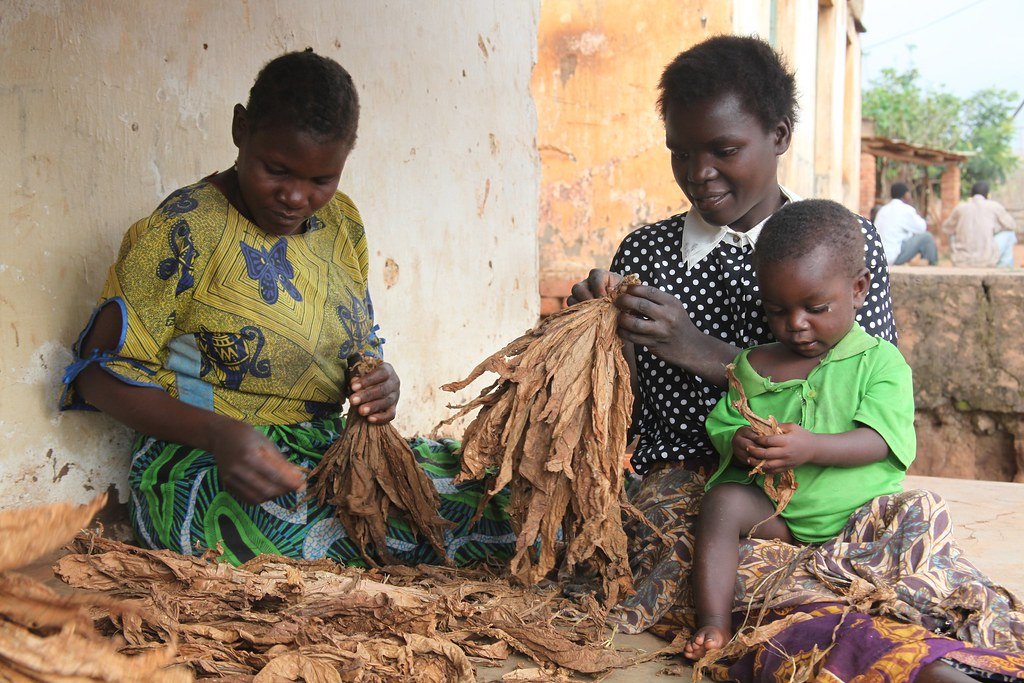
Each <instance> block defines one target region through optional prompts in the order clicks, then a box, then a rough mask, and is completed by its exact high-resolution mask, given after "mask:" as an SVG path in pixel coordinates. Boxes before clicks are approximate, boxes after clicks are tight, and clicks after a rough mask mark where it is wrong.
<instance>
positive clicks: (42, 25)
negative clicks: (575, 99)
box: [0, 0, 539, 507]
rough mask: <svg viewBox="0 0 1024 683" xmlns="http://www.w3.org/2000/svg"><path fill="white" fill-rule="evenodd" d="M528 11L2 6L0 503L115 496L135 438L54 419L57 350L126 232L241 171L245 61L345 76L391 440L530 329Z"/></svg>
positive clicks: (350, 175)
mask: <svg viewBox="0 0 1024 683" xmlns="http://www.w3.org/2000/svg"><path fill="white" fill-rule="evenodd" d="M538 13H539V3H538V2H536V1H534V2H523V1H520V0H517V1H516V2H514V3H474V2H459V3H426V4H424V3H420V2H415V1H413V0H400V1H394V2H388V3H381V2H377V1H376V0H348V1H346V2H316V3H314V2H294V3H280V2H275V1H273V0H250V1H249V2H244V1H239V2H207V1H206V0H175V1H174V2H157V1H156V0H141V1H135V2H121V1H118V0H92V1H90V2H76V1H72V0H68V1H66V2H58V1H57V0H6V1H5V2H4V3H3V9H2V11H0V64H3V68H2V70H0V149H3V151H4V153H3V155H2V157H0V180H2V183H0V187H2V188H3V190H2V194H0V219H2V221H3V225H4V238H3V239H4V242H3V249H2V254H0V311H2V312H0V349H3V351H2V357H0V436H2V437H3V450H2V451H0V507H3V506H11V505H15V504H20V503H25V502H42V501H48V500H56V499H76V500H82V499H84V498H86V497H87V496H89V495H90V491H93V490H102V489H106V488H108V487H109V486H110V485H111V484H113V485H115V486H116V487H117V488H118V489H119V491H120V493H121V499H122V500H124V487H123V481H124V478H125V472H126V466H127V446H128V440H129V434H128V432H127V430H125V429H123V428H121V427H119V426H117V425H115V424H114V423H113V422H112V421H110V420H108V419H107V418H105V417H104V416H102V415H97V414H94V413H90V414H82V413H68V414H59V413H58V412H57V410H56V405H57V395H58V386H59V382H60V377H61V373H62V370H63V368H64V366H65V365H66V364H67V363H68V362H69V361H70V360H71V355H70V351H69V347H70V345H71V343H72V341H73V340H74V339H75V337H76V335H77V333H78V331H79V330H80V329H81V328H82V326H83V324H84V323H85V321H86V319H87V317H88V314H89V311H90V309H91V308H92V306H93V304H94V302H95V299H96V296H97V295H98V293H99V290H100V287H101V285H102V282H103V279H104V277H105V273H106V269H107V266H108V265H109V263H110V262H111V260H112V259H113V257H114V255H115V253H116V250H117V247H118V245H119V243H120V240H121V237H122V235H123V233H124V231H125V230H126V229H127V227H128V225H129V224H130V223H131V222H132V221H134V220H136V219H138V218H140V217H142V216H143V215H145V214H148V213H149V212H150V211H152V210H153V209H154V208H155V206H156V204H157V203H158V202H159V201H160V200H161V199H162V198H163V197H165V196H166V195H167V194H168V193H169V192H171V191H172V190H174V189H176V188H178V187H180V186H182V185H185V184H187V183H190V182H193V181H195V180H197V179H199V178H200V177H202V176H204V175H206V174H209V173H211V172H213V171H216V170H219V169H223V168H226V167H227V166H229V165H230V164H231V162H232V160H233V159H234V148H233V146H232V144H231V140H230V135H229V132H230V128H229V124H230V118H231V109H232V107H233V105H234V104H235V103H236V102H239V101H244V100H245V98H246V96H247V92H248V88H249V87H250V85H251V84H252V80H253V78H254V77H255V74H256V72H257V71H258V69H259V67H260V66H261V65H262V64H263V63H265V62H266V61H267V60H269V59H271V58H272V57H274V56H276V55H277V54H279V53H281V52H283V51H285V50H289V49H302V48H305V47H306V46H312V47H314V48H315V49H316V50H317V51H318V52H321V53H323V54H327V55H329V56H331V57H334V58H336V59H338V60H339V61H340V62H341V63H342V64H344V65H345V66H346V67H347V68H348V69H349V70H350V71H351V73H352V75H353V77H354V79H355V81H356V83H357V85H358V87H359V91H360V95H361V97H362V112H363V117H362V121H361V124H360V134H359V143H358V146H357V148H356V151H355V153H354V154H353V156H352V157H351V159H350V161H349V164H348V166H347V167H346V170H345V177H344V178H343V179H342V189H344V190H345V191H346V192H348V193H349V194H350V195H351V196H352V197H353V198H354V199H355V201H356V202H357V204H358V205H359V207H360V209H361V210H362V214H363V218H364V219H365V222H366V226H367V232H368V235H369V241H370V255H371V280H372V282H371V287H372V291H373V294H374V303H375V307H376V310H377V314H378V318H379V320H380V323H381V327H382V333H383V335H384V336H385V337H386V338H387V344H386V347H385V351H386V354H387V356H388V358H389V360H391V361H392V362H393V363H394V364H395V366H396V368H397V369H398V372H399V374H400V375H401V377H402V378H403V399H402V402H401V404H400V405H399V420H398V421H397V423H396V424H397V426H398V427H399V429H400V430H401V431H403V432H405V433H410V434H411V433H422V432H425V431H427V430H429V429H430V428H431V427H432V426H433V425H434V424H435V423H436V422H437V420H438V419H440V418H441V417H443V416H446V415H447V414H448V411H447V410H446V409H445V407H444V405H445V402H446V401H448V400H449V399H450V397H449V396H448V395H444V394H442V392H440V391H439V390H438V389H437V387H438V386H439V385H440V384H442V383H443V382H445V381H449V380H453V379H458V378H461V377H462V376H464V375H465V373H467V372H468V371H469V369H471V368H472V366H473V365H474V364H475V363H476V362H477V361H478V360H480V359H481V358H483V357H484V356H486V355H488V354H490V353H491V352H493V351H494V349H496V348H500V347H501V346H502V345H503V344H505V343H506V342H507V341H508V340H509V339H511V338H514V337H515V336H518V335H519V334H521V333H522V331H523V330H524V329H526V328H528V327H530V326H531V325H532V324H534V322H535V321H536V317H537V312H538V310H537V308H538V306H537V242H536V230H537V224H536V220H537V187H538V181H539V163H538V160H537V151H536V147H535V135H536V115H535V111H534V109H533V104H532V101H531V98H530V89H529V79H530V73H531V68H532V66H533V62H534V58H535V55H536V38H537V17H538Z"/></svg>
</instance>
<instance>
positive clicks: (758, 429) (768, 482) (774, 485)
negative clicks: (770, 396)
mask: <svg viewBox="0 0 1024 683" xmlns="http://www.w3.org/2000/svg"><path fill="white" fill-rule="evenodd" d="M735 369H736V365H735V364H733V363H730V364H729V365H727V366H725V376H726V378H728V380H729V386H730V387H732V388H733V389H735V390H736V393H738V394H739V398H738V399H736V400H735V401H734V402H733V406H734V407H735V408H736V410H737V411H738V412H739V414H740V417H742V418H743V419H744V420H746V421H747V422H749V423H750V428H751V429H753V430H754V433H755V434H757V435H758V436H768V435H769V434H781V433H782V430H781V429H779V423H778V421H777V420H776V419H775V416H773V415H769V416H768V419H767V420H766V419H764V418H763V417H761V416H760V415H758V414H757V413H755V412H754V411H753V410H751V409H750V404H749V403H747V395H746V393H745V392H744V391H743V385H742V384H740V381H739V380H738V379H736V373H735V372H734V371H735ZM763 464H764V463H763V462H761V463H758V465H757V467H755V468H754V469H752V470H750V474H751V475H754V474H763V472H762V470H761V466H762V465H763ZM764 492H765V495H767V496H768V498H770V499H771V501H772V502H773V503H775V512H774V513H772V515H771V517H768V519H764V520H762V521H760V522H758V523H757V524H755V525H754V527H753V529H751V530H750V533H754V529H757V527H759V526H761V525H762V524H764V523H765V522H767V521H768V520H770V519H775V518H776V517H778V516H779V515H780V514H782V511H783V510H785V509H786V506H787V505H789V501H790V500H792V499H793V494H794V493H796V478H795V477H794V476H793V470H784V471H782V472H778V473H776V474H766V475H765V477H764Z"/></svg>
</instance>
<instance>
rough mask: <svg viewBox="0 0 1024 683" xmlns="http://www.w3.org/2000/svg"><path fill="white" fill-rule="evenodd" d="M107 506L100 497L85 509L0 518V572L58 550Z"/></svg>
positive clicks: (39, 509)
mask: <svg viewBox="0 0 1024 683" xmlns="http://www.w3.org/2000/svg"><path fill="white" fill-rule="evenodd" d="M106 504H107V494H105V493H104V494H101V495H99V496H97V497H96V498H94V499H93V500H92V501H91V502H89V503H86V504H85V505H74V504H72V503H56V504H53V505H40V506H36V507H30V508H21V509H12V510H4V511H3V514H0V571H6V570H8V569H17V568H18V567H24V566H25V565H28V564H32V563H33V562H35V561H36V560H38V559H39V558H40V557H42V556H44V555H46V554H47V553H49V552H52V551H54V550H56V549H57V548H59V547H61V546H62V545H64V544H65V543H67V542H68V541H70V540H71V539H72V537H74V535H75V534H77V533H78V532H79V531H81V530H82V528H83V527H85V526H86V525H88V524H89V522H91V521H92V518H93V517H95V516H96V513H97V512H98V511H99V510H100V509H101V508H102V507H103V506H104V505H106Z"/></svg>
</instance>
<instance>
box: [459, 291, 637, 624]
mask: <svg viewBox="0 0 1024 683" xmlns="http://www.w3.org/2000/svg"><path fill="white" fill-rule="evenodd" d="M639 282H640V281H639V278H637V277H636V276H635V275H631V276H628V277H627V278H625V279H624V280H623V281H622V283H621V284H620V285H619V288H620V289H622V288H625V287H628V286H630V285H633V284H639ZM617 291H618V290H616V291H613V292H612V293H610V294H609V295H608V296H605V297H601V298H598V299H592V300H590V301H584V302H581V303H579V304H576V305H575V306H572V307H570V308H567V309H565V310H563V311H560V312H558V313H556V314H554V315H552V316H550V317H548V318H546V319H545V320H544V321H543V322H542V323H541V324H540V325H539V326H538V327H536V328H534V329H533V330H530V331H529V332H527V333H526V334H524V335H523V336H521V337H519V338H518V339H516V340H515V341H513V342H512V343H510V344H508V345H507V346H506V347H505V348H503V349H501V350H500V351H498V352H497V353H495V354H494V355H492V356H490V357H489V358H487V359H486V360H484V361H483V362H481V363H480V364H479V365H477V366H476V368H474V370H473V371H472V372H471V373H470V375H469V376H468V377H466V379H464V380H462V381H460V382H453V383H450V384H445V385H444V386H443V387H442V388H443V389H445V390H446V391H459V390H461V389H464V388H466V387H467V386H469V384H471V383H472V382H473V381H474V380H476V379H477V378H478V377H480V376H481V375H482V374H483V373H485V372H494V373H497V374H498V379H497V380H496V381H495V382H494V383H493V384H492V385H491V386H489V387H487V388H486V389H484V390H483V391H482V392H481V393H480V395H479V396H478V397H477V398H475V399H473V400H471V401H469V402H468V403H466V404H464V405H462V406H457V408H458V412H457V413H456V414H455V415H454V416H452V417H451V418H449V419H448V420H445V421H444V422H442V423H441V424H442V425H443V424H449V423H451V422H452V421H454V420H456V419H458V418H460V417H462V416H464V415H466V414H468V413H470V412H472V411H473V410H476V409H477V408H479V409H480V412H479V413H478V414H477V416H476V417H475V418H474V419H473V421H472V422H471V423H470V424H469V426H468V427H467V429H466V432H465V435H464V437H463V440H462V473H461V474H460V475H459V480H460V481H461V480H467V479H482V478H484V477H485V476H487V475H488V472H489V471H490V472H493V471H494V470H497V474H496V475H495V476H494V478H493V481H492V482H491V483H490V487H489V491H488V495H494V494H495V493H496V492H498V491H500V490H502V489H503V488H504V487H505V486H506V485H510V490H511V497H510V502H509V508H508V511H509V514H510V515H511V517H512V521H513V524H514V526H515V529H516V533H517V537H518V538H517V542H516V554H515V556H514V557H513V558H512V564H511V569H512V574H513V576H515V577H516V578H517V579H518V580H519V581H521V582H522V583H523V584H525V585H532V584H535V583H536V582H538V581H539V580H541V579H542V578H544V577H545V576H546V575H547V574H548V572H549V571H550V570H551V569H552V568H553V567H554V566H555V563H556V543H558V542H559V537H560V535H561V540H562V541H564V543H565V555H564V560H563V564H562V569H564V570H565V571H566V572H571V571H572V570H573V569H574V568H576V567H585V568H587V569H588V570H591V571H597V572H599V573H600V575H601V579H602V586H601V588H602V594H603V596H604V603H605V604H606V605H613V604H616V603H618V602H619V600H620V599H621V598H622V597H623V596H624V595H625V594H628V593H631V592H632V576H631V574H630V569H629V564H628V561H627V555H626V535H625V533H624V532H623V529H622V509H623V508H622V504H621V503H622V500H623V498H622V492H623V483H624V482H623V478H624V472H623V462H622V460H623V455H624V453H625V448H626V432H627V430H628V428H629V423H630V418H631V411H632V406H633V394H632V391H631V389H630V381H629V367H628V365H627V363H626V360H625V358H624V357H623V355H622V340H621V339H619V337H618V335H617V334H616V327H617V325H616V318H617V316H618V310H617V309H616V308H615V307H614V306H613V305H612V301H613V300H614V298H615V296H616V294H617ZM453 407H456V406H453ZM439 426H440V425H439ZM538 541H539V542H538Z"/></svg>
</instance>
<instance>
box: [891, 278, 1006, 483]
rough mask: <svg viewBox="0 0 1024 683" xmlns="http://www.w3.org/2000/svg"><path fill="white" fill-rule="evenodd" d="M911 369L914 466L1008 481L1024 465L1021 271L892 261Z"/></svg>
mask: <svg viewBox="0 0 1024 683" xmlns="http://www.w3.org/2000/svg"><path fill="white" fill-rule="evenodd" d="M891 279H892V298H893V305H894V309H895V310H894V315H895V317H896V324H897V326H898V328H899V332H900V350H901V351H902V352H903V355H904V356H905V357H906V359H907V362H909V363H910V366H911V367H912V368H913V370H914V390H915V402H916V405H917V419H916V421H915V423H916V427H917V434H918V451H917V457H918V462H917V463H915V466H914V471H915V473H917V474H926V475H934V476H945V477H960V478H968V479H992V480H1002V481H1009V480H1012V479H1014V478H1015V477H1018V478H1021V475H1020V474H1019V472H1020V470H1022V469H1024V346H1022V343H1021V342H1022V340H1024V270H1017V269H1013V270H1009V269H994V268H993V269H989V268H978V269H968V268H947V267H937V268H931V267H912V266H896V267H893V268H892V269H891Z"/></svg>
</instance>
